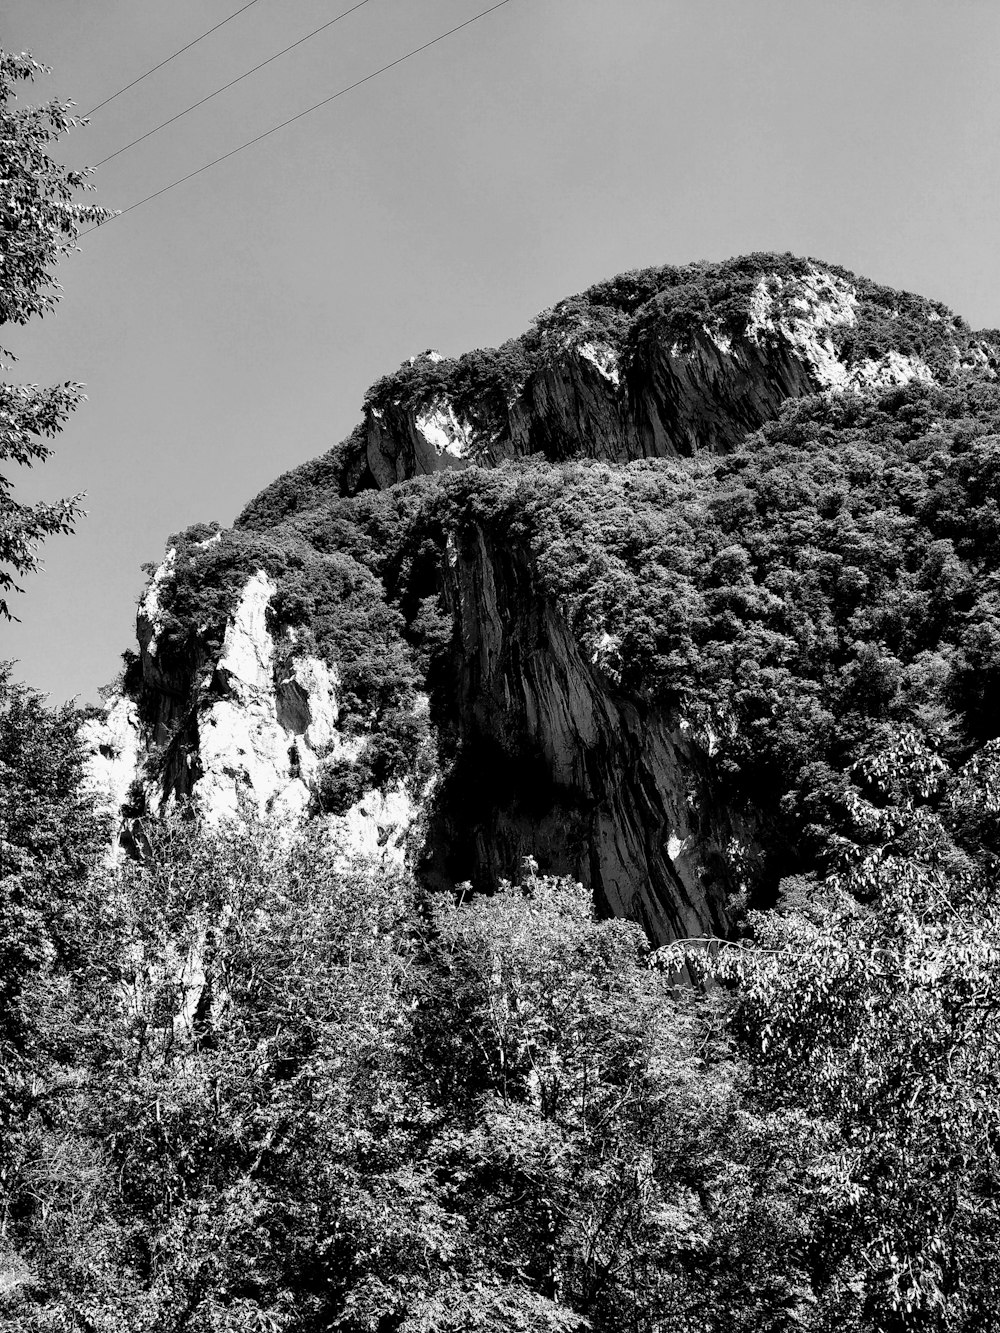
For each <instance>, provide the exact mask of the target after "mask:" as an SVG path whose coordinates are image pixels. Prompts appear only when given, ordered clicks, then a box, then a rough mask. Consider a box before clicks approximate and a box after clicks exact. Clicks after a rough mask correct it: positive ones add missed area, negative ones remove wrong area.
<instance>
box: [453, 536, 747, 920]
mask: <svg viewBox="0 0 1000 1333" xmlns="http://www.w3.org/2000/svg"><path fill="white" fill-rule="evenodd" d="M446 569H447V572H446V576H445V596H446V600H447V603H448V605H449V606H450V608H451V610H452V613H453V616H454V619H455V626H456V641H455V652H454V672H455V694H454V704H453V706H454V714H453V716H454V725H455V729H456V733H457V735H458V736H459V737H460V746H459V751H458V757H457V759H456V760H455V763H454V767H453V769H452V771H451V772H450V773H449V774H448V775H447V776H446V777H445V779H444V781H443V782H442V785H441V788H440V791H439V794H438V800H437V805H436V809H435V812H434V813H433V814H432V816H431V822H430V840H431V844H430V846H429V847H428V849H427V850H428V854H429V855H431V856H433V855H434V853H435V852H437V853H440V852H441V851H442V849H444V856H443V857H442V858H441V859H442V869H443V871H444V872H445V873H446V874H450V875H451V876H453V877H454V876H458V877H466V876H467V877H469V878H470V879H472V880H473V882H474V883H475V882H478V883H480V884H482V883H484V882H485V883H488V882H490V881H491V880H492V881H494V882H495V880H496V878H497V877H498V876H503V875H508V876H513V875H515V874H516V873H517V870H518V867H519V866H520V863H521V861H522V859H523V858H524V857H525V856H528V855H532V856H535V857H537V858H538V860H539V861H540V862H541V864H542V866H543V868H544V869H546V870H549V871H554V872H558V873H566V874H571V875H574V876H576V877H577V878H579V879H580V880H581V881H582V882H583V883H585V884H587V885H589V886H590V887H591V889H592V890H593V892H594V895H595V899H596V901H597V903H598V904H599V905H600V906H601V907H603V909H604V910H606V911H610V912H612V913H614V914H615V915H619V916H627V917H630V918H632V919H634V920H637V921H641V922H642V923H643V925H644V926H645V928H646V930H647V931H648V933H649V935H650V936H651V938H653V939H654V940H656V941H658V942H662V941H664V940H667V939H673V938H677V937H678V936H687V935H694V934H700V933H701V932H703V931H705V930H706V929H711V930H716V931H724V930H725V929H726V927H727V924H728V907H727V903H728V900H729V899H730V897H731V896H732V895H735V894H739V893H741V892H742V891H743V890H744V889H745V888H746V887H747V883H748V880H749V877H750V874H751V872H752V866H753V861H754V857H755V850H754V841H753V830H752V829H751V828H750V827H749V826H748V825H747V824H746V823H745V822H744V821H743V820H741V819H740V818H739V817H738V816H736V815H735V814H734V813H733V812H731V811H728V810H726V809H725V808H724V807H723V806H721V805H720V804H719V803H717V802H716V803H713V802H712V799H711V764H710V757H709V755H708V753H707V750H706V749H705V748H704V747H702V746H700V745H699V744H697V743H696V742H695V740H694V738H693V737H692V735H691V734H690V733H689V732H686V731H685V730H684V729H683V728H680V729H678V728H677V727H675V726H671V725H670V723H669V721H668V720H667V718H666V716H665V715H664V714H663V713H661V712H658V711H657V710H656V709H655V708H644V707H640V706H639V705H638V704H637V703H636V702H634V701H630V700H627V699H624V698H621V697H617V696H616V694H615V691H614V686H613V683H612V680H611V678H610V676H606V675H605V674H604V672H603V671H602V668H601V657H602V651H603V652H613V644H602V645H598V646H597V648H596V649H595V651H594V652H593V653H592V654H591V655H590V658H589V660H588V658H587V657H585V656H584V653H583V651H582V649H581V647H580V645H579V644H578V643H577V642H576V640H575V639H574V637H573V635H572V634H571V633H570V630H569V628H568V626H567V625H566V623H565V621H564V620H563V618H562V617H561V615H560V614H559V612H558V610H557V609H556V608H555V607H553V606H552V605H551V604H549V603H547V602H546V601H544V600H543V599H541V598H540V597H539V596H538V595H537V593H536V592H535V590H534V587H533V584H532V579H531V575H530V571H529V570H528V569H527V568H526V566H525V564H524V563H523V561H522V560H521V559H520V558H519V557H518V556H517V554H516V553H514V552H512V551H510V550H500V549H498V548H497V547H496V546H495V545H494V544H491V543H490V542H489V541H487V539H486V538H485V537H484V535H483V534H482V532H481V531H478V530H477V531H475V532H473V533H471V534H468V535H467V536H465V537H464V538H463V539H462V540H461V541H453V542H452V543H451V544H450V547H449V552H448V561H447V566H446Z"/></svg>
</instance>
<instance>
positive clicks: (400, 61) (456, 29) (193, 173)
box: [81, 0, 511, 238]
mask: <svg viewBox="0 0 1000 1333" xmlns="http://www.w3.org/2000/svg"><path fill="white" fill-rule="evenodd" d="M510 2H511V0H498V3H497V4H495V5H490V7H489V9H483V10H480V12H479V13H478V14H474V15H473V16H472V18H470V19H466V20H465V22H464V23H459V24H458V25H457V26H456V27H454V28H449V29H448V31H447V32H442V33H441V34H440V36H438V37H432V38H431V40H430V41H429V42H424V44H423V46H416V47H414V49H413V50H412V51H407V52H406V54H405V55H402V56H397V57H396V59H395V60H390V61H389V63H388V65H383V66H382V67H381V69H376V70H374V71H373V72H372V73H371V74H366V75H365V76H364V78H363V79H358V80H357V81H356V82H355V83H350V84H348V85H347V87H346V88H340V89H338V90H337V92H335V93H332V94H331V95H330V96H329V97H324V98H323V100H322V101H321V102H315V103H313V105H312V106H309V107H306V109H305V111H300V112H298V114H297V115H294V116H289V118H288V119H287V120H283V121H282V122H281V124H280V125H272V126H271V128H270V129H269V130H265V131H264V133H263V134H258V135H257V136H256V138H254V139H248V140H247V141H246V143H241V144H240V145H239V147H238V148H231V149H230V150H229V152H228V153H223V154H222V156H221V157H217V158H215V159H214V160H213V161H211V162H206V163H205V165H204V166H203V167H198V168H197V169H196V170H195V171H189V172H188V174H187V175H186V176H181V177H179V179H177V180H175V181H171V182H170V184H169V185H164V186H163V188H162V189H159V190H155V191H154V192H153V193H152V194H147V195H146V197H145V198H144V199H139V200H137V201H136V202H135V203H134V204H129V206H128V208H123V209H121V211H120V212H117V213H115V214H114V215H113V216H112V217H110V218H107V219H106V220H105V221H104V222H99V223H98V224H97V226H96V227H88V229H87V230H86V231H85V232H81V238H82V237H83V236H89V235H90V233H91V232H93V231H98V230H99V229H100V228H101V227H106V226H107V225H108V223H109V222H114V221H115V219H116V218H123V217H124V216H125V214H126V213H132V212H134V211H135V210H136V209H137V208H141V207H142V206H143V204H148V203H150V202H151V201H152V200H153V199H159V197H160V195H161V194H166V193H167V191H168V190H174V189H176V188H177V186H178V185H183V184H184V183H185V182H186V181H189V180H193V179H194V178H195V176H200V175H201V174H202V172H204V171H210V170H211V168H212V167H217V166H218V165H219V163H220V162H225V161H226V160H227V159H228V158H230V157H235V156H236V154H237V153H242V152H243V150H244V149H245V148H252V147H253V146H254V144H258V143H260V142H261V140H262V139H267V138H269V137H270V135H272V134H277V132H278V131H279V130H283V129H285V127H286V126H288V125H294V124H295V122H296V121H297V120H302V119H303V117H305V116H309V115H312V113H313V112H314V111H318V110H319V109H320V107H322V106H329V104H330V103H331V102H335V101H336V100H337V98H338V97H343V96H344V95H345V94H346V93H350V92H353V91H354V89H355V88H360V87H361V86H362V84H365V83H371V81H372V79H377V78H378V77H379V75H380V74H385V73H386V72H387V71H388V70H390V69H395V68H396V66H397V65H402V64H403V62H404V61H406V60H412V59H413V57H414V56H417V55H419V54H420V53H421V51H427V50H429V48H430V47H432V46H437V44H438V42H443V41H445V40H446V38H448V37H453V36H454V34H455V33H456V32H461V31H462V29H463V28H468V27H471V25H472V24H473V23H478V22H479V20H480V19H484V18H486V16H487V15H488V14H493V13H495V12H496V11H497V10H498V9H503V7H504V5H509V4H510Z"/></svg>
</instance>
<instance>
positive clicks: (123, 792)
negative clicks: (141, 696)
mask: <svg viewBox="0 0 1000 1333" xmlns="http://www.w3.org/2000/svg"><path fill="white" fill-rule="evenodd" d="M80 738H81V740H82V742H83V747H84V752H85V754H86V759H85V762H84V780H83V788H84V790H85V791H87V792H91V793H93V794H94V795H95V796H96V798H97V808H98V810H100V811H101V812H102V813H104V814H112V815H117V814H118V812H119V810H120V809H121V808H122V806H123V805H124V804H125V802H126V800H127V798H128V794H129V788H130V787H131V785H132V783H133V781H134V780H135V778H136V775H137V774H138V772H139V768H140V763H139V761H140V755H141V754H142V751H143V748H144V747H143V742H142V728H141V726H140V723H139V714H138V710H137V708H136V706H135V704H134V703H133V702H132V700H131V699H127V698H124V697H123V696H121V695H117V696H115V697H114V698H113V699H111V700H109V702H108V703H107V704H106V705H105V710H104V717H103V718H89V719H88V720H87V721H86V722H84V724H83V726H82V727H81V728H80Z"/></svg>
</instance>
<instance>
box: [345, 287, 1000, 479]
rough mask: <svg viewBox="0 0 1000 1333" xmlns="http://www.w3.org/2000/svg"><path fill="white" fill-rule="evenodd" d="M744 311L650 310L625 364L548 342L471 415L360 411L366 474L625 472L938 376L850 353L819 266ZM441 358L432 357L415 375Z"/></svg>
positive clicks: (838, 307) (577, 339)
mask: <svg viewBox="0 0 1000 1333" xmlns="http://www.w3.org/2000/svg"><path fill="white" fill-rule="evenodd" d="M746 306H747V308H746V310H745V311H744V312H743V315H742V318H741V319H740V321H738V327H739V332H734V331H733V330H732V328H731V327H730V328H728V330H727V326H726V325H724V324H723V322H722V321H721V320H719V319H715V318H714V317H713V316H712V315H711V313H710V312H709V313H708V314H707V315H706V317H705V319H704V321H703V322H702V323H701V324H700V325H696V326H694V327H686V330H685V333H684V336H683V337H680V336H679V335H678V333H677V330H676V327H675V325H674V324H673V323H671V321H670V320H669V319H667V318H663V319H657V318H655V317H654V316H655V314H656V306H655V302H651V303H650V314H649V317H648V318H647V320H646V323H645V324H644V325H643V327H642V329H641V331H640V332H639V333H637V334H636V336H635V337H633V339H632V341H631V343H630V345H629V348H628V353H627V355H624V354H623V352H622V350H621V349H620V348H619V347H616V346H614V345H612V343H611V342H610V341H607V340H605V339H602V338H601V337H600V336H599V335H597V334H588V333H587V332H586V331H585V330H582V331H577V333H576V334H573V333H566V334H565V335H563V336H562V337H561V339H560V340H558V342H557V344H556V345H553V344H552V340H551V339H550V340H549V344H548V347H547V352H546V355H545V356H544V357H542V358H541V359H540V361H538V362H537V363H536V364H535V365H534V367H533V368H532V369H531V370H530V371H529V372H526V373H525V374H524V376H523V377H522V378H520V379H519V380H518V381H517V382H516V383H513V384H511V385H509V386H508V388H507V390H506V392H505V394H504V395H503V400H502V401H501V399H500V397H499V396H498V394H497V393H493V394H491V395H490V396H489V397H488V399H487V398H485V397H484V398H481V399H480V400H479V401H478V402H476V403H475V405H474V408H473V407H472V406H471V405H470V404H468V403H466V404H465V405H464V406H463V405H462V404H459V403H458V402H456V401H455V400H454V398H453V397H452V396H450V395H449V393H448V392H447V391H440V392H436V393H432V394H431V396H430V397H429V398H427V397H422V396H420V395H419V394H418V395H417V396H416V397H413V396H408V394H407V393H406V392H401V393H400V395H399V396H398V397H396V398H393V397H392V396H391V395H390V396H389V397H388V398H387V399H386V400H385V401H383V402H382V403H381V405H379V406H375V405H370V406H369V408H368V410H367V413H366V420H365V431H364V436H365V441H366V452H367V464H368V469H369V470H370V474H371V476H372V477H373V478H374V480H375V482H376V484H377V485H379V486H380V487H385V486H389V485H393V484H394V483H396V482H399V481H404V480H406V479H408V478H410V477H415V476H421V475H425V474H427V473H430V472H436V471H439V470H441V469H442V468H460V467H467V466H468V465H469V464H470V463H473V462H475V463H480V464H485V465H487V466H491V465H496V464H498V463H500V462H502V461H503V460H504V459H509V458H519V457H524V456H525V455H527V454H532V453H541V454H544V455H545V456H546V457H547V458H549V459H551V460H553V461H556V460H560V459H565V458H571V457H575V456H582V457H588V458H597V459H601V460H603V461H606V462H617V463H624V462H630V461H632V460H634V459H638V458H649V457H654V458H655V457H671V456H676V455H688V454H694V453H698V452H700V451H702V450H708V451H710V452H725V451H728V450H730V449H732V448H734V447H735V445H736V444H738V443H739V441H740V440H742V439H743V438H744V436H745V435H746V434H747V433H748V432H749V431H752V430H756V429H757V428H758V427H759V426H761V425H763V424H764V422H766V421H769V420H772V419H773V418H774V417H775V416H776V415H777V414H778V411H779V409H780V407H781V404H782V403H783V402H784V401H785V400H786V399H788V398H799V397H803V396H805V395H807V394H813V393H819V392H829V391H837V390H843V389H851V388H877V387H880V386H887V385H893V384H903V383H906V382H907V381H909V380H912V379H923V380H931V379H932V378H933V377H934V375H933V372H932V370H931V368H930V366H929V365H928V364H927V362H926V361H925V360H924V359H923V357H922V356H921V355H919V354H918V353H916V352H901V351H899V350H895V349H892V348H889V349H887V350H885V351H883V352H881V353H880V354H878V355H876V356H873V357H871V356H868V357H862V356H859V355H857V354H856V352H852V353H851V354H848V352H847V351H846V350H845V348H846V347H847V345H848V341H849V339H850V336H851V335H852V332H853V331H855V330H857V329H859V327H860V326H859V309H860V307H861V302H860V298H859V293H858V289H857V288H856V287H855V286H854V285H853V284H852V283H851V282H850V281H849V280H848V279H847V278H846V277H842V276H840V275H838V274H837V273H834V272H830V271H827V270H825V269H823V268H822V267H820V266H818V265H815V264H812V265H809V266H808V268H807V269H806V270H805V271H804V272H801V273H798V274H796V275H794V276H785V277H783V276H781V275H780V274H778V273H763V274H761V276H760V277H759V278H758V280H757V282H756V285H755V286H754V288H753V289H752V291H751V293H750V296H749V297H748V299H747V302H746ZM932 313H933V312H932ZM936 318H937V319H938V320H939V321H941V320H942V318H943V317H942V316H940V315H938V316H936ZM955 347H956V351H955V355H954V365H953V366H952V369H959V368H960V367H961V364H962V363H963V359H964V361H965V362H967V363H968V364H969V365H975V366H977V367H980V368H981V367H983V366H985V365H986V364H987V362H988V360H989V352H988V350H987V349H986V348H985V347H981V346H979V345H977V344H976V343H975V342H974V341H970V340H969V339H967V338H965V337H964V335H963V336H962V337H959V336H958V334H956V342H955ZM441 360H442V358H441V357H440V356H439V354H437V353H427V354H425V356H424V357H423V358H415V359H414V361H413V362H411V363H410V364H411V365H413V364H418V363H420V362H425V363H430V364H439V363H440V362H441ZM401 383H403V382H401Z"/></svg>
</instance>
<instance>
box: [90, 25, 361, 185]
mask: <svg viewBox="0 0 1000 1333" xmlns="http://www.w3.org/2000/svg"><path fill="white" fill-rule="evenodd" d="M367 3H368V0H358V3H357V4H356V5H353V6H352V7H351V8H350V9H345V10H344V12H343V13H342V14H338V15H337V17H336V18H332V19H328V20H327V22H326V23H323V24H321V25H320V27H318V28H314V29H313V30H312V32H307V33H306V35H305V36H304V37H300V38H299V40H298V41H297V42H292V44H291V46H286V47H285V49H284V50H283V51H278V52H277V53H276V54H275V55H273V56H269V57H268V58H267V60H262V61H261V62H260V64H259V65H254V67H253V69H248V70H247V71H246V73H245V74H240V75H239V76H238V77H237V78H235V79H230V81H229V82H228V83H224V84H223V85H222V87H221V88H216V90H215V92H213V93H208V94H207V95H206V96H205V97H203V98H201V100H200V101H198V102H192V103H191V105H190V106H186V107H185V108H184V110H183V111H178V113H177V115H176V116H171V117H170V119H169V120H165V121H163V123H162V124H160V125H156V126H154V127H153V129H151V130H147V131H146V133H145V134H140V135H139V137H138V139H133V140H132V142H131V143H127V144H126V145H125V146H124V148H119V149H117V150H116V151H115V152H113V153H109V154H108V155H107V157H102V158H101V160H100V162H95V163H94V166H95V167H103V166H104V164H105V162H110V161H112V160H113V159H114V158H116V157H121V155H122V153H127V152H128V150H129V149H130V148H134V147H135V146H136V144H137V143H142V141H143V140H144V139H149V138H151V137H152V136H153V135H154V134H158V133H159V132H160V130H165V129H166V128H167V126H168V125H172V124H173V123H174V121H175V120H180V119H181V118H182V117H183V116H186V115H187V114H188V112H189V111H196V110H197V109H198V107H200V106H204V105H205V103H206V102H210V101H211V100H212V98H213V97H218V96H219V94H220V93H224V92H227V91H228V90H229V89H230V88H235V87H236V85H237V84H238V83H242V82H243V80H244V79H249V77H250V75H251V74H256V73H257V71H258V70H260V69H263V68H264V66H265V65H270V64H271V63H272V61H275V60H280V59H281V57H282V56H287V55H288V53H289V51H294V50H295V48H296V47H297V46H302V45H303V43H304V42H308V41H310V40H311V39H312V38H313V37H316V36H318V35H319V34H320V33H321V32H325V31H326V29H327V28H332V27H333V25H334V24H335V23H339V22H340V20H341V19H346V18H347V17H348V15H349V14H353V13H354V12H355V10H357V9H360V8H361V7H362V5H366V4H367Z"/></svg>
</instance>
